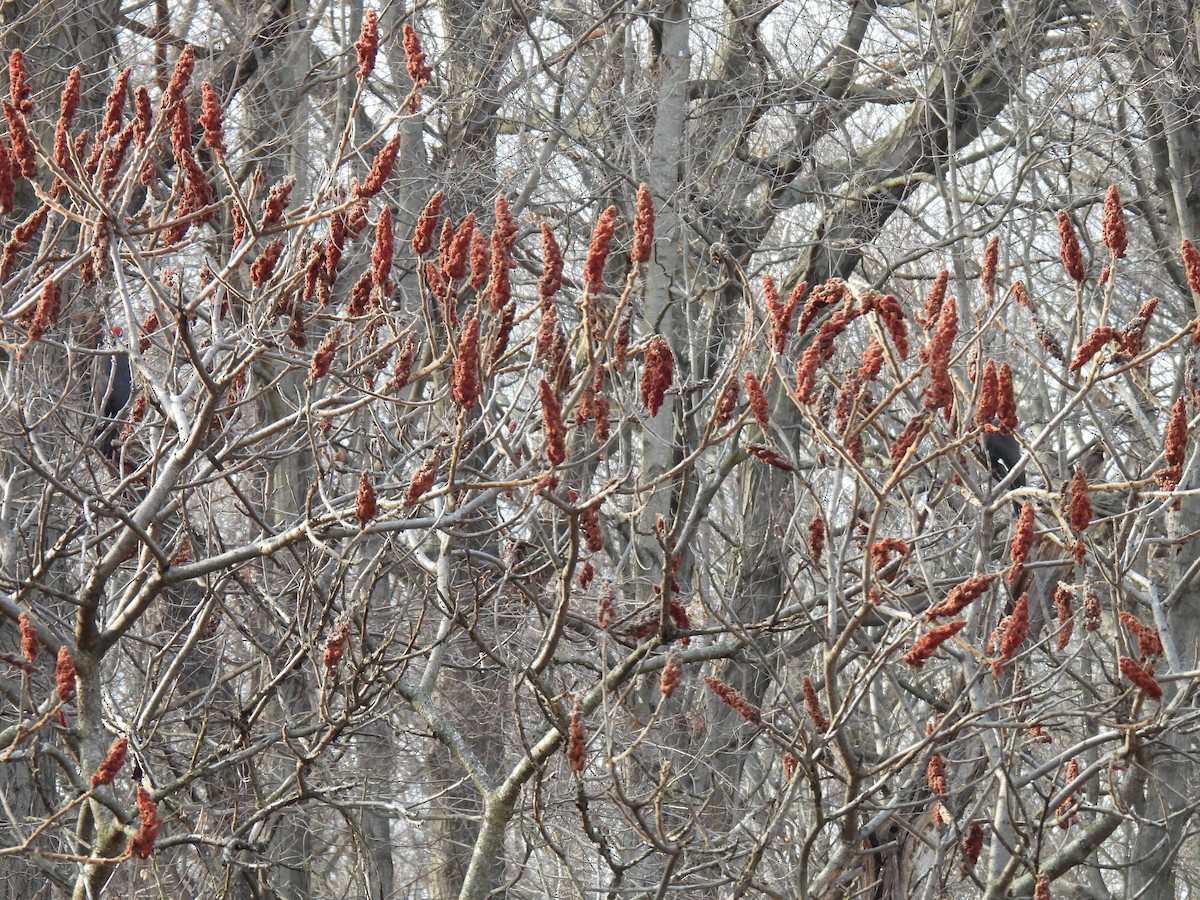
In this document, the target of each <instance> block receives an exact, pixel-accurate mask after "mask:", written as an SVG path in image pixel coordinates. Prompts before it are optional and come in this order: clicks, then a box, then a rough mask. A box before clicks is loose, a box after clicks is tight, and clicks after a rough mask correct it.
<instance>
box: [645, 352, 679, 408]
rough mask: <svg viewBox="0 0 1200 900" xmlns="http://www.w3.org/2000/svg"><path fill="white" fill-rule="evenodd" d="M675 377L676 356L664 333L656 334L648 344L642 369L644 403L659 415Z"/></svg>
mask: <svg viewBox="0 0 1200 900" xmlns="http://www.w3.org/2000/svg"><path fill="white" fill-rule="evenodd" d="M674 377H675V356H674V354H673V353H671V346H670V345H669V344H668V343H667V342H666V339H665V338H663V337H662V335H657V334H656V335H655V336H654V337H652V338H651V339H650V343H649V344H647V345H646V366H645V368H644V369H643V370H642V404H643V405H644V406H645V407H646V409H648V410H649V411H650V415H652V416H657V415H658V411H659V409H660V408H661V407H662V404H663V398H664V397H666V395H667V388H669V387H670V386H671V382H672V381H673V380H674Z"/></svg>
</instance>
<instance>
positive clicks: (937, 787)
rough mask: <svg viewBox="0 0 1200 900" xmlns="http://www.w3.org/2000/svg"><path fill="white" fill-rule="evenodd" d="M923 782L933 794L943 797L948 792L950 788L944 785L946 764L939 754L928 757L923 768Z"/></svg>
mask: <svg viewBox="0 0 1200 900" xmlns="http://www.w3.org/2000/svg"><path fill="white" fill-rule="evenodd" d="M925 781H926V783H927V784H928V785H929V789H930V790H931V791H933V792H934V793H935V794H940V795H942V796H944V795H946V794H947V793H949V792H950V788H949V786H948V785H947V784H946V764H945V763H944V762H943V760H942V757H941V754H940V753H935V754H933V755H932V756H930V757H929V764H928V765H927V766H926V767H925Z"/></svg>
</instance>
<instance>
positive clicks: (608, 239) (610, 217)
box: [583, 206, 617, 294]
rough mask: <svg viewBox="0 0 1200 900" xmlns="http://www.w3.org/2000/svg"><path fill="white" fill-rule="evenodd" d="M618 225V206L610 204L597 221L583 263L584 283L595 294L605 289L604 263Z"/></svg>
mask: <svg viewBox="0 0 1200 900" xmlns="http://www.w3.org/2000/svg"><path fill="white" fill-rule="evenodd" d="M616 227H617V208H616V207H615V206H610V207H608V208H607V209H606V210H604V212H602V213H601V214H600V218H599V219H598V220H597V221H596V227H595V228H594V229H593V230H592V242H591V244H589V245H588V252H587V259H586V261H585V262H584V265H583V283H584V285H585V286H586V287H587V289H588V291H590V292H591V293H593V294H598V293H600V292H601V291H603V290H604V263H605V261H607V259H608V254H609V250H610V249H611V247H612V238H613V232H614V231H615V230H616Z"/></svg>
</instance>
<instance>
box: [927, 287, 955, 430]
mask: <svg viewBox="0 0 1200 900" xmlns="http://www.w3.org/2000/svg"><path fill="white" fill-rule="evenodd" d="M957 336H958V304H957V303H956V302H955V301H954V298H953V297H951V298H949V299H948V300H946V301H945V302H944V303H943V304H942V310H941V313H940V314H939V316H938V324H937V331H936V332H935V333H934V335H933V338H932V339H931V340H930V342H929V347H928V362H929V387H928V388H926V389H925V406H926V407H927V408H928V409H930V410H939V409H941V410H946V411H947V412H948V411H949V410H950V407H951V405H952V404H953V403H954V384H953V382H952V381H951V380H950V351H951V349H952V347H953V345H954V339H955V338H956V337H957Z"/></svg>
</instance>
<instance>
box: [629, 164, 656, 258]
mask: <svg viewBox="0 0 1200 900" xmlns="http://www.w3.org/2000/svg"><path fill="white" fill-rule="evenodd" d="M653 249H654V198H653V197H651V196H650V188H649V187H648V186H646V185H644V184H643V185H641V186H639V187H638V192H637V213H636V214H635V215H634V217H633V248H632V250H631V251H630V253H629V258H630V261H631V262H633V264H634V265H637V264H638V263H643V262H646V261H647V260H648V259H650V252H651V251H652V250H653Z"/></svg>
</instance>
